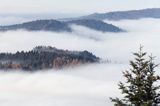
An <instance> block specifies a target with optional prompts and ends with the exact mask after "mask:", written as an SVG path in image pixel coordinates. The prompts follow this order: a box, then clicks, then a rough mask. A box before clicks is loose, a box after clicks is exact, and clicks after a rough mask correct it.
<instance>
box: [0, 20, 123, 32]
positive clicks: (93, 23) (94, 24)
mask: <svg viewBox="0 0 160 106" xmlns="http://www.w3.org/2000/svg"><path fill="white" fill-rule="evenodd" d="M73 24H75V25H80V26H83V27H87V28H90V29H92V30H96V31H101V32H123V31H124V30H122V29H121V28H119V27H117V26H114V25H112V24H108V23H105V22H103V21H97V20H93V19H91V20H89V19H88V20H86V19H82V20H74V21H57V20H36V21H30V22H25V23H22V24H15V25H9V26H0V31H13V30H27V31H52V32H73V30H72V28H71V25H73Z"/></svg>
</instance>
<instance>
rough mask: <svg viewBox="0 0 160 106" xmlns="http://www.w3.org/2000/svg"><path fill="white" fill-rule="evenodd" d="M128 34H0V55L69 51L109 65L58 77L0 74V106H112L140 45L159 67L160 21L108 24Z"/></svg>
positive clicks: (79, 30) (49, 73)
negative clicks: (34, 50)
mask: <svg viewBox="0 0 160 106" xmlns="http://www.w3.org/2000/svg"><path fill="white" fill-rule="evenodd" d="M106 22H109V23H112V24H114V25H117V26H119V27H121V28H123V29H126V30H128V32H127V33H101V32H97V31H93V30H91V29H87V28H85V27H80V26H74V25H73V26H72V28H73V29H74V32H73V33H54V32H44V31H40V32H28V31H24V30H19V31H8V32H1V33H0V52H13V53H14V52H16V51H17V50H18V51H21V50H24V51H28V50H31V49H32V48H33V47H35V46H38V45H46V46H54V47H57V48H60V49H68V50H88V51H90V52H92V53H93V54H95V55H96V56H99V57H101V58H102V59H109V60H111V63H110V64H104V63H103V64H94V65H87V66H84V67H78V68H73V69H63V70H60V71H54V70H48V71H44V72H37V73H22V72H19V71H13V72H8V73H5V72H1V73H0V76H1V77H0V94H1V95H0V105H1V106H8V105H13V106H21V105H23V106H31V105H34V106H44V105H45V106H53V105H54V106H66V105H68V106H75V105H78V106H82V105H83V106H106V105H108V106H110V105H111V102H110V101H109V99H108V98H109V97H115V96H117V95H119V91H118V88H117V83H118V82H119V81H120V80H123V79H122V76H121V72H122V71H124V70H125V69H127V67H128V61H129V60H130V59H133V56H132V54H131V53H132V52H136V51H137V50H138V47H139V45H140V44H142V45H144V50H145V51H147V52H148V53H149V54H150V53H153V55H155V56H157V60H156V61H160V49H159V45H160V43H159V39H160V36H159V35H160V31H159V28H160V24H158V23H160V20H158V19H141V20H124V21H107V20H106Z"/></svg>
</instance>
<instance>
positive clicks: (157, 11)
mask: <svg viewBox="0 0 160 106" xmlns="http://www.w3.org/2000/svg"><path fill="white" fill-rule="evenodd" d="M141 18H160V8H149V9H142V10H130V11H115V12H108V13H94V14H91V15H87V16H82V17H78V18H66V19H60V20H65V21H68V20H78V19H94V20H106V19H108V20H125V19H129V20H132V19H141Z"/></svg>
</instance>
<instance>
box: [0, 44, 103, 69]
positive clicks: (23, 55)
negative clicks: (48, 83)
mask: <svg viewBox="0 0 160 106" xmlns="http://www.w3.org/2000/svg"><path fill="white" fill-rule="evenodd" d="M99 60H100V59H99V58H98V57H96V56H95V55H93V54H92V53H90V52H88V51H68V50H60V49H57V48H54V47H46V46H38V47H35V48H34V49H33V50H31V51H28V52H24V51H21V52H16V53H14V54H12V53H0V69H3V70H9V69H21V70H28V71H34V70H42V69H52V68H53V69H61V68H64V67H70V66H76V65H82V64H89V63H97V62H99Z"/></svg>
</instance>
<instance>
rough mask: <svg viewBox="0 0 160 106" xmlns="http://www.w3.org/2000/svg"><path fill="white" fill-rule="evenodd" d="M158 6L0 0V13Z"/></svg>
mask: <svg viewBox="0 0 160 106" xmlns="http://www.w3.org/2000/svg"><path fill="white" fill-rule="evenodd" d="M153 7H160V0H0V14H8V13H17V14H19V13H81V14H88V13H93V12H108V11H114V10H131V9H142V8H153Z"/></svg>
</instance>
